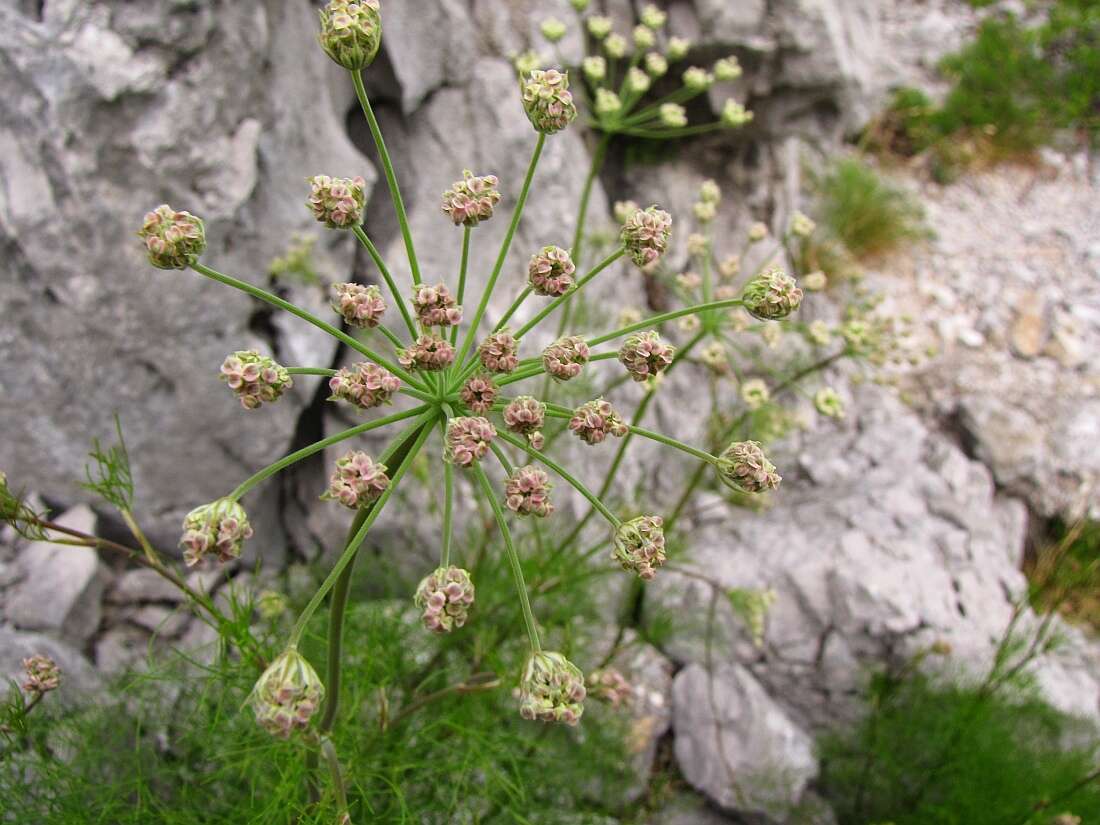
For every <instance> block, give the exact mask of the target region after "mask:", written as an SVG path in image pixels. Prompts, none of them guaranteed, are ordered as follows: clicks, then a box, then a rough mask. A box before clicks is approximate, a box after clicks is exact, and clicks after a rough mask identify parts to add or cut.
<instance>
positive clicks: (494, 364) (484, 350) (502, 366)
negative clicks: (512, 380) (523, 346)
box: [477, 329, 519, 373]
mask: <svg viewBox="0 0 1100 825" xmlns="http://www.w3.org/2000/svg"><path fill="white" fill-rule="evenodd" d="M518 353H519V341H517V340H516V336H514V335H513V334H512V333H511V332H510V331H509V330H508V329H502V330H501V331H500V332H494V333H493V334H492V335H489V336H486V338H485V339H484V340H483V341H482V342H481V344H479V345H478V348H477V357H478V358H479V359H480V360H481V366H483V367H485V369H487V370H488V371H489V372H496V373H509V372H514V371H515V369H516V367H517V366H519V355H518Z"/></svg>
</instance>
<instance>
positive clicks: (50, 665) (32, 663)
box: [23, 655, 61, 693]
mask: <svg viewBox="0 0 1100 825" xmlns="http://www.w3.org/2000/svg"><path fill="white" fill-rule="evenodd" d="M23 672H24V673H25V674H26V678H25V679H24V680H23V690H25V691H26V692H27V693H49V692H50V691H51V690H57V689H58V688H59V687H60V686H61V668H59V667H58V666H57V662H55V661H54V660H53V659H51V658H50V657H49V656H42V655H38V656H31V657H29V658H27V659H24V660H23Z"/></svg>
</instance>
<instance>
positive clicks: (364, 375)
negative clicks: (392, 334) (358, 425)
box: [328, 361, 401, 410]
mask: <svg viewBox="0 0 1100 825" xmlns="http://www.w3.org/2000/svg"><path fill="white" fill-rule="evenodd" d="M400 387H401V382H400V381H399V380H398V378H397V376H396V375H393V374H392V373H390V372H388V371H387V370H384V369H382V367H380V366H378V365H377V364H372V363H371V362H370V361H362V362H360V363H358V364H354V365H352V366H350V367H343V368H341V369H340V370H338V371H337V373H336V375H334V376H332V378H330V379H329V382H328V388H329V390H330V391H331V392H332V395H331V396H329V399H328V400H329V401H347V402H348V403H350V404H353V405H355V406H356V407H358V408H359V409H361V410H369V409H372V408H373V407H378V406H381V405H382V404H388V403H390V397H391V396H392V395H393V394H394V393H395V392H397V390H398V389H400Z"/></svg>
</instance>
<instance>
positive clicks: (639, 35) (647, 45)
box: [634, 26, 657, 49]
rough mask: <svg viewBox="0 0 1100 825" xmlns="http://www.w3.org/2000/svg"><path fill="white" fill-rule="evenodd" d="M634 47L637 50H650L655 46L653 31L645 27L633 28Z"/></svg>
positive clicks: (655, 39) (655, 40)
mask: <svg viewBox="0 0 1100 825" xmlns="http://www.w3.org/2000/svg"><path fill="white" fill-rule="evenodd" d="M634 45H635V46H636V47H637V48H639V49H652V48H653V47H654V46H656V45H657V38H656V37H655V36H654V34H653V30H652V29H650V28H647V27H646V26H635V27H634Z"/></svg>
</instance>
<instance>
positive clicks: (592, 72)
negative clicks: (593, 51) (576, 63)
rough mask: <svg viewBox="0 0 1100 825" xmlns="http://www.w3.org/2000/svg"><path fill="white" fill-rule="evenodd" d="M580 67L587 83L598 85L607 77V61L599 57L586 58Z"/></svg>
mask: <svg viewBox="0 0 1100 825" xmlns="http://www.w3.org/2000/svg"><path fill="white" fill-rule="evenodd" d="M582 66H583V68H584V76H585V77H587V78H588V82H589V83H593V84H595V83H600V82H602V81H603V80H604V79H605V78H606V77H607V61H606V60H604V59H603V58H602V57H600V56H599V55H594V56H592V57H586V58H585V59H584V63H583V64H582Z"/></svg>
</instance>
